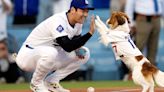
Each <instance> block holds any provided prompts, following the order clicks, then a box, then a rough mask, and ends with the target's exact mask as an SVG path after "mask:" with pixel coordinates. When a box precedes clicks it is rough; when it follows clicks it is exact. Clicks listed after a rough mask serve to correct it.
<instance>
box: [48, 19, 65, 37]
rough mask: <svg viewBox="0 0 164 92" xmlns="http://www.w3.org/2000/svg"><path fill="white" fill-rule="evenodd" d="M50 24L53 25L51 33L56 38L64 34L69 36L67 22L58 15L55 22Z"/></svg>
mask: <svg viewBox="0 0 164 92" xmlns="http://www.w3.org/2000/svg"><path fill="white" fill-rule="evenodd" d="M49 26H50V27H52V29H51V33H52V37H53V38H54V39H56V38H58V37H62V36H67V35H68V34H67V33H66V26H67V24H66V22H65V20H64V19H62V18H60V17H58V18H56V19H54V20H53V22H51V23H49Z"/></svg>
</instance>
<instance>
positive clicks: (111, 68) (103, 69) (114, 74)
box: [92, 56, 119, 80]
mask: <svg viewBox="0 0 164 92" xmlns="http://www.w3.org/2000/svg"><path fill="white" fill-rule="evenodd" d="M118 71H119V70H118V66H117V64H116V61H115V60H114V57H113V56H108V57H106V58H99V59H96V60H95V64H94V69H93V74H92V79H93V80H118V79H119V72H118Z"/></svg>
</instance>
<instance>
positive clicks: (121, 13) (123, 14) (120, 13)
mask: <svg viewBox="0 0 164 92" xmlns="http://www.w3.org/2000/svg"><path fill="white" fill-rule="evenodd" d="M119 15H121V16H124V17H125V18H126V19H127V21H128V23H130V20H129V17H128V16H127V15H126V14H125V13H124V12H119Z"/></svg>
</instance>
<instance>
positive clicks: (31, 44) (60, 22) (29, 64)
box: [16, 0, 95, 92]
mask: <svg viewBox="0 0 164 92" xmlns="http://www.w3.org/2000/svg"><path fill="white" fill-rule="evenodd" d="M93 9H94V8H92V7H90V6H89V4H88V1H87V0H72V2H71V5H70V9H69V10H68V11H67V12H62V13H58V14H55V15H53V16H51V17H50V18H48V19H46V20H45V21H43V22H42V23H40V24H39V25H38V26H37V27H36V28H34V30H33V31H32V32H31V34H30V35H29V36H28V37H27V39H26V41H25V42H24V44H23V45H22V47H21V49H20V51H19V52H18V55H17V58H16V62H17V64H18V66H19V67H20V68H21V69H23V70H25V71H34V73H33V76H32V79H31V85H30V88H31V90H32V91H34V92H70V91H69V90H67V89H64V88H63V87H62V86H61V85H60V84H59V82H60V80H61V79H63V78H65V77H66V76H68V75H69V74H71V73H73V72H74V71H76V70H77V69H79V68H80V66H81V65H82V64H85V63H86V62H87V61H88V59H89V57H90V53H89V50H88V48H86V47H83V45H84V44H85V43H86V42H87V41H88V40H89V38H90V37H91V36H92V34H93V33H94V31H95V28H94V16H92V18H91V24H90V30H89V32H88V33H86V34H84V35H83V36H82V35H81V31H82V26H83V23H84V20H85V19H86V17H87V16H88V12H89V10H93ZM52 71H55V72H52Z"/></svg>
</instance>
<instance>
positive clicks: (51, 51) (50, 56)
mask: <svg viewBox="0 0 164 92" xmlns="http://www.w3.org/2000/svg"><path fill="white" fill-rule="evenodd" d="M57 54H58V52H57V50H56V49H55V48H53V47H52V48H51V47H49V48H46V49H45V50H44V51H43V52H42V53H41V57H40V59H44V60H45V61H46V62H47V63H53V62H54V60H55V59H56V56H57Z"/></svg>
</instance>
